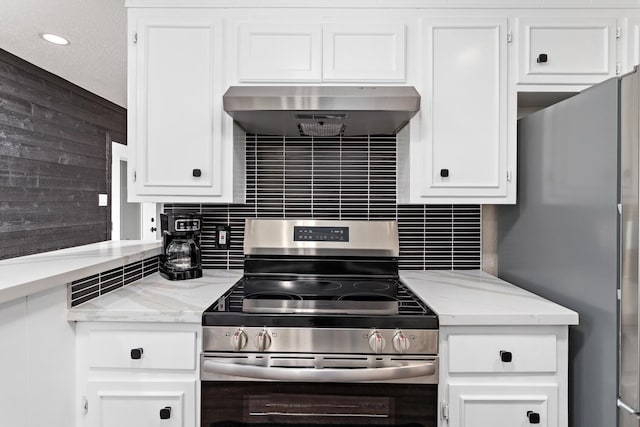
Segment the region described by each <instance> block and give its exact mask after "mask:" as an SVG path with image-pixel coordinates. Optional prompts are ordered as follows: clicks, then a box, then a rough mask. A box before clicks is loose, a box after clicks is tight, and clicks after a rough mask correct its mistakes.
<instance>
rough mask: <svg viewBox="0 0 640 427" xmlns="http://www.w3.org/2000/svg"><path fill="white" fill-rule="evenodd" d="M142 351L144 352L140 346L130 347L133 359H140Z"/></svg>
mask: <svg viewBox="0 0 640 427" xmlns="http://www.w3.org/2000/svg"><path fill="white" fill-rule="evenodd" d="M142 353H144V350H143V349H142V347H140V348H132V349H131V358H132V359H134V360H138V359H142Z"/></svg>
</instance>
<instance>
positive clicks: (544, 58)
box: [536, 53, 549, 64]
mask: <svg viewBox="0 0 640 427" xmlns="http://www.w3.org/2000/svg"><path fill="white" fill-rule="evenodd" d="M548 60H549V57H548V56H547V54H546V53H541V54H540V55H538V58H537V59H536V62H537V63H538V64H540V63H542V62H547V61H548Z"/></svg>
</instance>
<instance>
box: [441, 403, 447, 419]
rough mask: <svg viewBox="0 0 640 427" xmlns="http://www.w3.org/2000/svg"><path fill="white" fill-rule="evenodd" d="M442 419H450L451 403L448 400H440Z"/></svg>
mask: <svg viewBox="0 0 640 427" xmlns="http://www.w3.org/2000/svg"><path fill="white" fill-rule="evenodd" d="M440 419H442V420H448V419H449V404H448V403H446V402H440Z"/></svg>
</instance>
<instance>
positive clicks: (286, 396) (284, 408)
mask: <svg viewBox="0 0 640 427" xmlns="http://www.w3.org/2000/svg"><path fill="white" fill-rule="evenodd" d="M437 400H438V399H437V385H435V384H428V385H427V384H395V383H384V384H367V383H357V384H354V383H348V384H342V383H341V384H337V383H281V382H217V381H216V382H210V381H203V382H202V414H201V415H202V427H246V426H256V427H277V426H305V427H311V426H313V427H318V426H327V425H335V426H343V427H351V426H361V425H372V426H385V427H392V426H401V427H436V425H437Z"/></svg>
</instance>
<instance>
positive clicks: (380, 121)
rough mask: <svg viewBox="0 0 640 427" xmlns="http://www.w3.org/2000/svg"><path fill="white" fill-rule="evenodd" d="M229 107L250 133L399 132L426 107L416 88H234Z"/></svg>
mask: <svg viewBox="0 0 640 427" xmlns="http://www.w3.org/2000/svg"><path fill="white" fill-rule="evenodd" d="M222 100H223V106H224V110H225V111H226V112H227V113H228V114H229V115H230V116H231V117H233V118H234V120H235V121H236V122H237V123H238V124H239V125H240V126H241V127H242V128H243V129H244V130H245V131H246V132H248V133H256V134H262V135H280V136H282V135H285V136H300V135H303V136H338V135H345V136H354V135H383V134H396V133H397V132H398V131H399V130H400V129H402V127H404V125H406V124H407V123H408V122H409V120H410V119H411V117H413V116H414V115H415V114H416V113H417V112H418V110H419V109H420V95H419V94H418V92H417V91H416V89H415V88H414V87H413V86H231V87H230V88H229V89H228V90H227V92H226V93H225V94H224V96H223V98H222Z"/></svg>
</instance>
